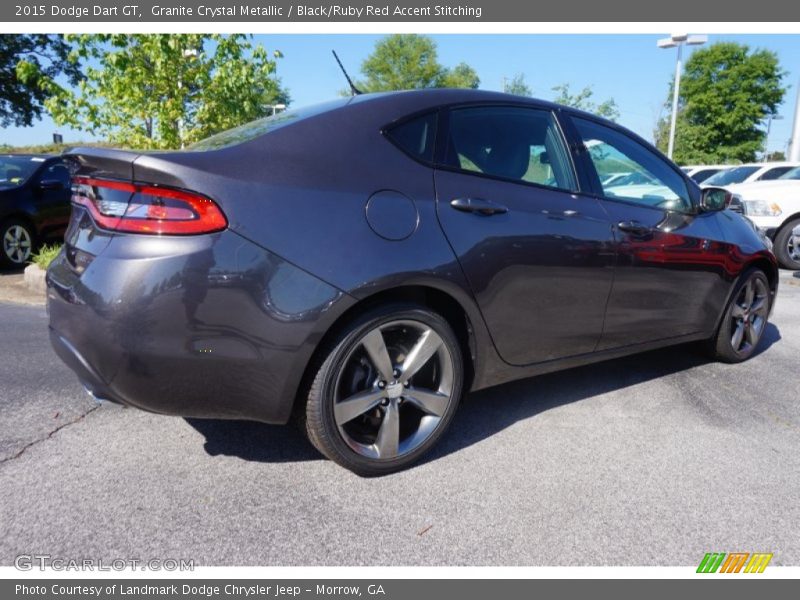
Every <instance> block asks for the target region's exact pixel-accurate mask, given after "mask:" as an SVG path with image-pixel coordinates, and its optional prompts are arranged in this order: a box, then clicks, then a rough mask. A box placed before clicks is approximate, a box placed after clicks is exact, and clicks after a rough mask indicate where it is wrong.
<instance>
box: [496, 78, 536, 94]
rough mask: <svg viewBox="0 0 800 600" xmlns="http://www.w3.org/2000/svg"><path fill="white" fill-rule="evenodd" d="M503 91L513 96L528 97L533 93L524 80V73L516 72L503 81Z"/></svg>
mask: <svg viewBox="0 0 800 600" xmlns="http://www.w3.org/2000/svg"><path fill="white" fill-rule="evenodd" d="M503 91H504V92H505V93H506V94H514V95H515V96H526V97H530V96H532V95H533V90H532V89H531V87H530V86H529V85H528V84H527V83H526V81H525V75H523V74H522V73H517V74H516V75H514V77H512V78H511V81H508V82H505V84H504V85H503Z"/></svg>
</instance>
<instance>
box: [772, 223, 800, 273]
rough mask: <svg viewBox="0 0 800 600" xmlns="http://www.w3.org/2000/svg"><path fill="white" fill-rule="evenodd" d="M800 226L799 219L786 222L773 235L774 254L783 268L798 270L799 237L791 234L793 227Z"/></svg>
mask: <svg viewBox="0 0 800 600" xmlns="http://www.w3.org/2000/svg"><path fill="white" fill-rule="evenodd" d="M797 226H800V219H793V220H791V221H789V222H788V223H786V225H784V226H783V227H781V229H780V230H779V231H778V234H777V235H776V236H775V244H774V250H775V256H776V257H777V258H778V262H779V263H780V264H781V266H782V267H783V268H784V269H791V270H792V271H800V238H798V237H796V236H795V235H794V234H793V230H794V228H795V227H797Z"/></svg>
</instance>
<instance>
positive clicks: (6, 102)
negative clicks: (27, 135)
mask: <svg viewBox="0 0 800 600" xmlns="http://www.w3.org/2000/svg"><path fill="white" fill-rule="evenodd" d="M62 75H63V76H65V77H66V78H67V80H68V81H69V82H70V83H71V84H73V85H74V84H77V83H78V81H79V80H80V78H81V72H80V68H79V65H78V64H77V62H76V61H75V60H74V57H72V56H71V55H70V48H69V45H68V44H67V43H66V42H65V41H64V39H63V37H62V36H59V35H43V34H37V35H16V34H3V35H0V127H8V126H9V125H16V126H18V127H28V126H30V125H32V124H33V121H34V119H38V118H40V117H41V116H42V108H43V104H44V102H45V100H46V99H47V98H49V97H50V96H51V95H52V94H53V93H55V92H56V91H57V90H60V86H58V85H57V84H56V82H55V79H56V78H57V77H59V76H62Z"/></svg>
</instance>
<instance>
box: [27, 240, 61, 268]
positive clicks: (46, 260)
mask: <svg viewBox="0 0 800 600" xmlns="http://www.w3.org/2000/svg"><path fill="white" fill-rule="evenodd" d="M59 252H61V244H53V245H48V244H46V245H44V246H42V247H41V248H39V250H38V251H37V252H36V254H34V255H33V256H32V257H31V262H32V263H33V264H35V265H36V266H37V267H39V268H40V269H42V270H45V271H46V270H47V267H49V266H50V263H51V262H53V260H54V259H55V257H56V256H58V253H59Z"/></svg>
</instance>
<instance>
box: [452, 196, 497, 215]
mask: <svg viewBox="0 0 800 600" xmlns="http://www.w3.org/2000/svg"><path fill="white" fill-rule="evenodd" d="M450 206H452V207H453V208H455V209H456V210H460V211H462V212H471V213H478V214H479V215H484V216H486V217H489V216H491V215H502V214H504V213H507V212H508V208H506V207H505V206H503V205H502V204H498V203H497V202H492V201H491V200H483V199H482V198H456V199H455V200H451V201H450Z"/></svg>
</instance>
